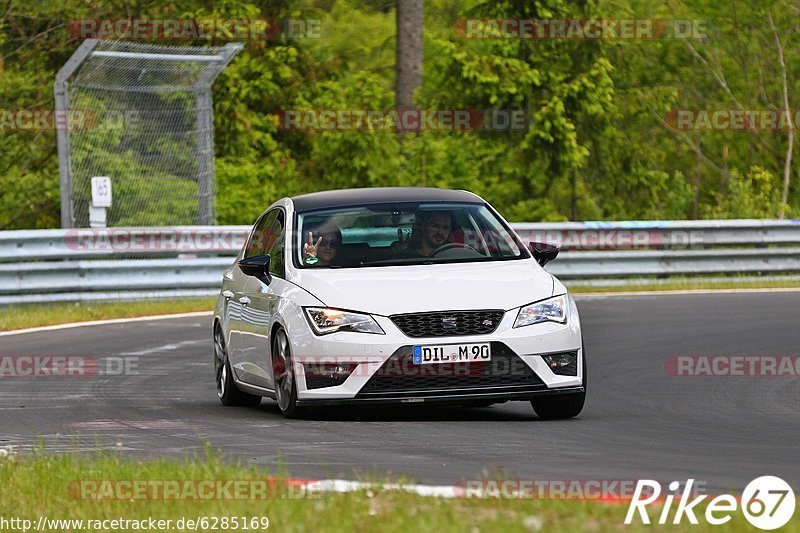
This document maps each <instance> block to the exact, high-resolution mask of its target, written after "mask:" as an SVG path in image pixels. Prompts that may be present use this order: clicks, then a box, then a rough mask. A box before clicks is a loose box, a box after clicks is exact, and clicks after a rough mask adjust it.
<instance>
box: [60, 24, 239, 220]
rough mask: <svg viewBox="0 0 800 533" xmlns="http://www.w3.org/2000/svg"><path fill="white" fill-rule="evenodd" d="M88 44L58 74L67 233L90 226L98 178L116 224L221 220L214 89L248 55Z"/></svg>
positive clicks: (228, 49) (232, 47) (234, 49)
mask: <svg viewBox="0 0 800 533" xmlns="http://www.w3.org/2000/svg"><path fill="white" fill-rule="evenodd" d="M241 47H242V45H241V44H228V45H226V46H221V47H185V46H161V45H153V44H140V43H129V42H124V41H98V40H93V39H92V40H87V41H85V42H84V43H83V44H82V45H81V47H80V48H79V49H78V50H77V51H76V52H75V54H74V55H73V56H72V58H70V60H69V61H68V62H67V64H65V65H64V67H63V68H62V69H61V71H60V72H59V74H58V76H57V78H56V84H55V94H56V111H57V112H61V113H64V116H66V117H68V118H69V119H70V126H69V127H62V128H59V129H58V155H59V172H60V174H61V210H62V213H61V222H62V227H87V226H88V225H89V208H90V203H91V201H92V192H91V178H92V177H96V176H108V177H109V178H110V179H111V184H112V191H113V205H112V206H111V208H109V209H108V212H107V219H106V225H108V226H165V225H184V224H203V225H207V224H214V223H215V222H216V213H215V207H214V205H215V202H214V197H215V187H214V139H213V133H214V131H213V129H214V123H213V110H212V103H211V85H212V83H213V82H214V79H215V78H216V77H217V76H218V75H219V73H220V72H222V70H223V69H224V68H225V67H226V66H227V64H228V63H229V62H230V60H231V59H232V58H233V56H235V55H236V53H238V52H239V50H240V49H241Z"/></svg>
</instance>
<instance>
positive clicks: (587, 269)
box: [0, 220, 800, 304]
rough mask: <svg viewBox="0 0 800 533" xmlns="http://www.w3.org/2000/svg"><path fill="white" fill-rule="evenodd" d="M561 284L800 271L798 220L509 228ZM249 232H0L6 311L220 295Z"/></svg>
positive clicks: (0, 289) (0, 293) (0, 287)
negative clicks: (544, 253)
mask: <svg viewBox="0 0 800 533" xmlns="http://www.w3.org/2000/svg"><path fill="white" fill-rule="evenodd" d="M512 226H513V227H514V229H515V230H516V231H517V232H518V233H519V235H520V237H522V239H523V240H524V241H532V240H538V241H549V242H558V243H561V244H562V247H563V250H564V251H563V252H562V253H561V255H560V256H559V258H558V259H557V260H556V261H554V262H552V263H550V264H549V265H548V266H547V269H548V270H549V271H550V272H552V273H553V274H555V275H556V276H558V277H560V278H562V279H564V280H608V279H620V278H641V277H658V278H663V277H668V276H676V275H680V276H693V275H709V274H714V275H727V274H737V273H745V274H750V275H763V274H787V273H800V220H783V221H782V220H727V221H717V220H709V221H652V222H649V221H644V222H584V223H580V222H567V223H518V224H512ZM249 230H250V227H249V226H182V227H171V228H108V229H71V230H31V231H6V232H0V304H11V303H22V302H48V301H76V300H103V299H113V298H151V297H172V296H199V295H212V294H214V293H215V292H216V291H217V289H218V287H219V285H220V282H221V274H222V271H223V270H224V269H225V267H226V266H227V265H229V264H230V263H231V257H232V256H234V255H235V254H236V253H237V252H238V251H239V250H240V249H241V247H242V245H243V244H244V241H245V239H246V237H247V233H248V232H249Z"/></svg>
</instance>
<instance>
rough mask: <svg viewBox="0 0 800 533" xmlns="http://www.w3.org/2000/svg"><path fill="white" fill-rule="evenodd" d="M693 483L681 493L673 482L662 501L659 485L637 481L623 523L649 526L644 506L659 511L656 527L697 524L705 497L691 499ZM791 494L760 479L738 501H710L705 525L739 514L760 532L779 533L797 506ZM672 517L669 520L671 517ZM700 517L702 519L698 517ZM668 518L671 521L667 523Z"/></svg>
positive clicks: (779, 483)
mask: <svg viewBox="0 0 800 533" xmlns="http://www.w3.org/2000/svg"><path fill="white" fill-rule="evenodd" d="M693 485H694V479H689V480H687V481H686V484H685V485H684V486H683V490H681V484H680V483H679V482H678V481H673V482H672V483H670V484H669V487H668V488H669V491H668V492H667V493H666V495H665V496H664V497H663V505H661V504H662V502H660V501H659V499H660V498H662V494H661V493H662V488H661V484H660V483H659V482H658V481H653V480H650V479H642V480H639V481H638V483H637V484H636V489H635V490H634V492H633V497H632V498H631V503H630V506H629V507H628V514H627V515H626V516H625V523H626V524H631V523H633V522H634V521H635V519H636V517H637V516H638V519H639V520H641V522H642V523H643V524H650V523H651V522H650V520H651V517H650V515H649V513H648V510H647V506H648V505H650V504H652V503H656V505H659V507H661V512H660V513H657V512H656V513H655V514H657V517H656V516H655V515H654V516H653V520H654V523H657V524H661V525H664V524H669V523H671V524H676V525H677V524H681V523H684V522H683V520H687V521H688V522H689V523H690V524H698V523H699V522H698V519H697V517H698V515H700V510H699V509H695V507H697V505H698V504H700V503H701V502H702V501H703V500H705V499H706V498H707V497H708V495H707V494H701V495H699V496H697V497H695V498H693V499H690V498H692V496H693V494H692V487H693ZM675 500H677V501H678V503H677V506H676V508H675V510H674V513H673V509H672V507H673V505H672V504H673V502H674V501H675ZM796 503H797V502H796V500H795V495H794V491H792V487H790V486H789V484H788V483H786V482H785V481H784V480H782V479H781V478H779V477H775V476H762V477H759V478H756V479H754V480H753V481H751V482H750V483H748V485H747V487H745V489H744V491H743V492H742V496H741V499H740V500H737V498H736V497H735V496H733V495H731V494H721V495H719V496H716V497H714V498H713V499H711V500H710V501H709V502H708V504H707V505H706V507H705V516H704V518H705V521H706V522H708V523H709V524H712V525H717V526H718V525H722V524H725V523H727V522H730V520H731V519H732V518H733V515H734V514H735V513H737V512H738V511H739V507H740V506H741V512H742V513H743V514H744V517H745V518H746V519H747V521H748V522H750V523H751V524H752V525H753V526H755V527H757V528H759V529H766V530H772V529H778V528H779V527H782V526H784V525H785V524H786V523H787V522H788V521H789V520H791V518H792V515H793V514H794V508H795V505H796ZM670 515H672V516H670ZM700 516H703V515H700ZM670 518H671V520H670Z"/></svg>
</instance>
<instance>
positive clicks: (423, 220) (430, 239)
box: [402, 211, 453, 257]
mask: <svg viewBox="0 0 800 533" xmlns="http://www.w3.org/2000/svg"><path fill="white" fill-rule="evenodd" d="M417 219H418V221H419V226H418V227H419V229H420V235H419V237H418V238H415V239H409V246H408V247H407V248H406V249H405V250H404V251H403V254H402V255H404V256H405V257H430V256H431V255H432V254H433V252H435V251H436V250H438V249H439V248H441V247H442V246H444V245H445V244H448V243H449V242H450V234H451V233H452V231H453V220H452V216H451V214H450V213H449V212H448V211H420V212H419V213H417ZM416 229H417V228H415V230H416Z"/></svg>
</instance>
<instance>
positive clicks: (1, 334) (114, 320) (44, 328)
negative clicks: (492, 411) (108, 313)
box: [0, 311, 211, 337]
mask: <svg viewBox="0 0 800 533" xmlns="http://www.w3.org/2000/svg"><path fill="white" fill-rule="evenodd" d="M196 316H211V311H197V312H194V313H175V314H172V315H153V316H137V317H132V318H111V319H107V320H91V321H86V322H70V323H69V324H56V325H54V326H41V327H36V328H25V329H15V330H13V331H0V337H5V336H8V335H23V334H25V333H39V332H41V331H56V330H59V329H71V328H82V327H87V326H104V325H106V324H125V323H127V322H146V321H148V320H166V319H169V318H191V317H196Z"/></svg>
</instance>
